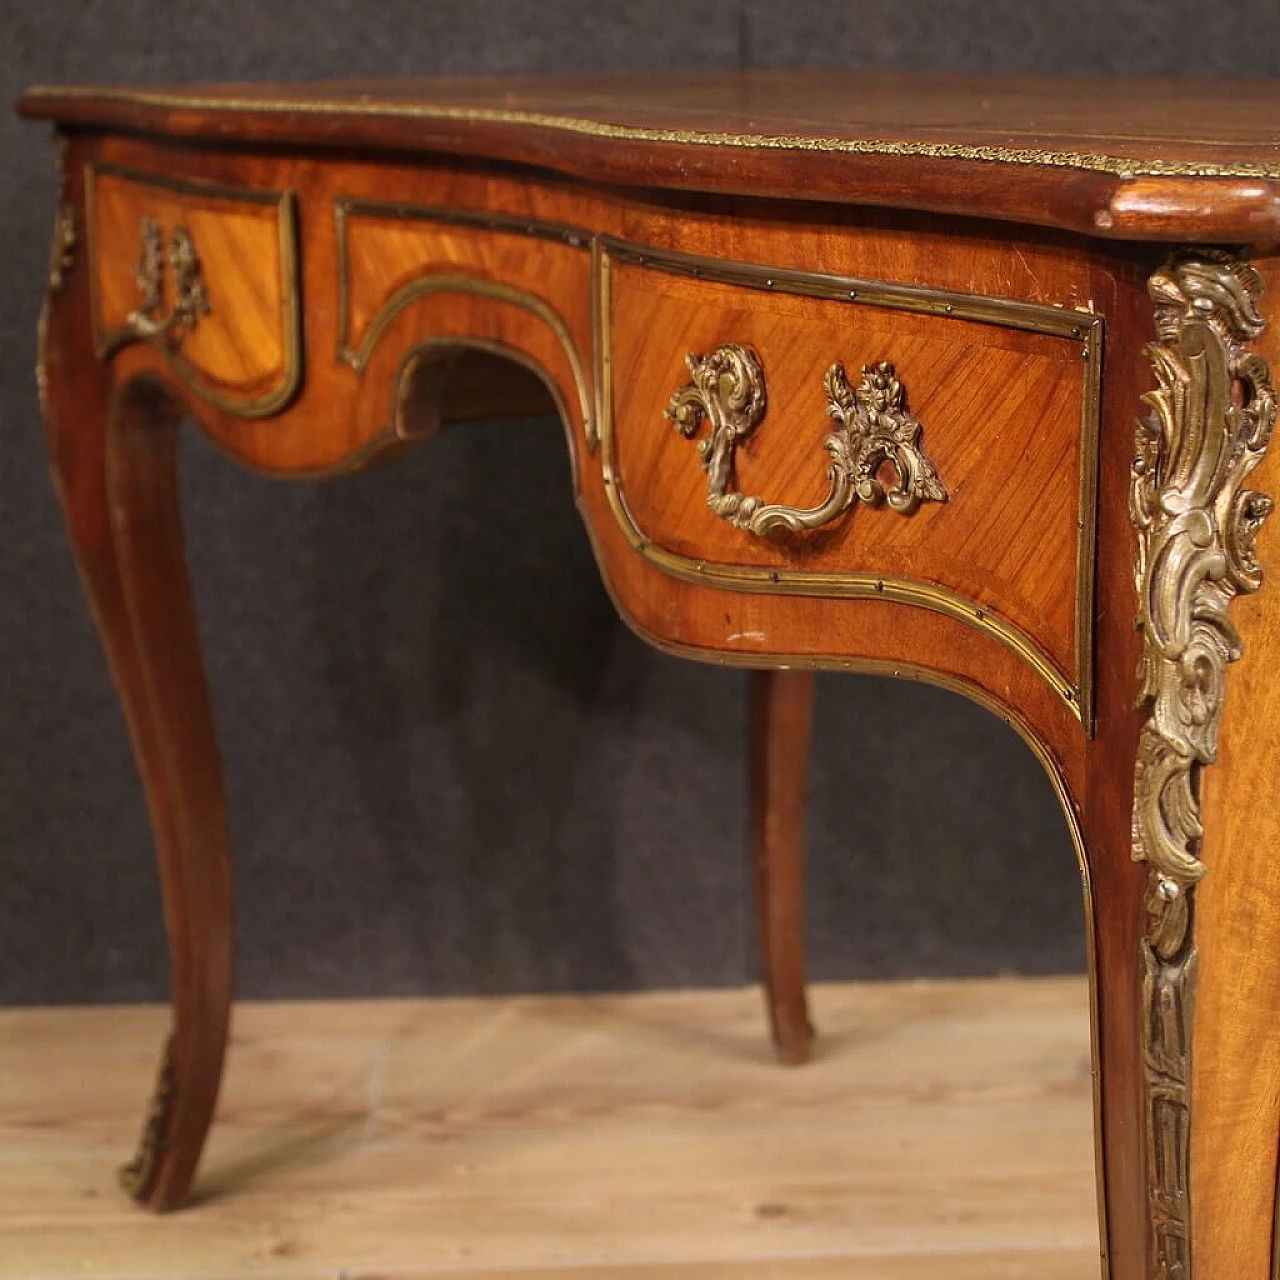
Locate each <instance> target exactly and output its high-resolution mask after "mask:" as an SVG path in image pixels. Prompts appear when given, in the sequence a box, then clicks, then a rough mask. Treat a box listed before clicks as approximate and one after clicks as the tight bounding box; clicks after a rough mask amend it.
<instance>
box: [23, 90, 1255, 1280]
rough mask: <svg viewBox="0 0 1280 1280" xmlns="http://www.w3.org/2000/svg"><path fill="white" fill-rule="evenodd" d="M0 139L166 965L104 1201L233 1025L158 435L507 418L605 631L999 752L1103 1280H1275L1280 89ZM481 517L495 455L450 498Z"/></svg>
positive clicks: (780, 749)
mask: <svg viewBox="0 0 1280 1280" xmlns="http://www.w3.org/2000/svg"><path fill="white" fill-rule="evenodd" d="M22 110H23V111H24V112H25V113H26V114H27V115H29V116H33V117H39V118H44V119H48V120H52V121H54V122H55V123H56V125H57V126H58V137H59V140H60V156H61V183H62V187H61V193H60V196H59V200H58V205H57V216H56V221H55V232H54V248H53V256H52V260H51V267H50V275H49V291H48V301H47V305H46V308H45V311H44V314H43V318H42V324H41V344H40V351H41V354H40V385H41V392H42V395H43V399H44V409H45V415H46V420H47V427H48V434H49V441H50V447H51V451H52V459H53V475H54V480H55V484H56V485H57V488H58V491H59V493H60V495H61V498H62V500H63V503H64V505H65V508H66V514H67V519H68V524H69V528H70V532H71V540H72V543H73V546H74V548H75V552H76V555H77V559H78V562H79V565H80V568H81V571H82V575H83V578H84V582H85V586H86V590H87V593H88V596H89V601H90V605H91V607H92V609H93V611H94V615H95V618H96V619H97V623H98V626H99V629H100V631H101V634H102V638H103V642H104V645H105V647H106V650H107V654H108V658H109V660H110V663H111V667H112V671H113V674H114V678H115V681H116V684H117V687H118V688H119V691H120V695H121V698H122V701H123V703H124V706H125V711H126V713H127V716H128V720H129V724H130V728H131V732H132V737H133V743H134V748H135V751H136V754H137V758H138V763H139V767H140V770H141V773H142V777H143V780H144V783H145V786H146V790H147V795H148V800H149V804H150V809H151V815H152V822H153V826H154V830H155V835H156V841H157V845H158V849H159V854H160V862H161V869H162V874H163V881H164V890H165V908H166V915H167V920H168V925H169V932H170V938H171V944H172V966H173V989H174V1032H173V1038H172V1040H171V1042H170V1045H169V1050H168V1052H167V1054H166V1055H165V1058H164V1063H163V1066H162V1070H161V1074H160V1081H159V1084H158V1087H157V1090H156V1094H155V1100H154V1103H153V1105H152V1108H151V1110H150V1112H149V1114H148V1116H147V1119H146V1124H145V1127H144V1136H143V1141H142V1145H141V1149H140V1152H139V1155H138V1158H137V1160H136V1161H135V1162H134V1164H133V1165H132V1166H131V1167H130V1170H129V1183H130V1185H131V1187H132V1189H133V1191H134V1193H135V1194H136V1195H137V1196H138V1198H139V1199H140V1200H142V1201H143V1202H145V1203H149V1204H152V1205H154V1206H156V1207H167V1206H170V1205H173V1204H176V1203H177V1202H178V1201H179V1200H181V1198H182V1197H183V1195H184V1194H185V1192H186V1189H187V1186H188V1184H189V1182H190V1179H191V1176H192V1173H193V1170H194V1167H195V1164H196V1160H197V1157H198V1155H199V1151H200V1147H201V1144H202V1142H203V1139H204V1135H205V1132H206V1130H207V1128H208V1123H209V1119H210V1116H211V1114H212V1109H213V1103H214V1098H215V1095H216V1091H217V1084H218V1078H219V1074H220V1069H221V1062H222V1056H223V1049H224V1044H225V1039H226V1030H227V1024H228V1007H229V1001H230V990H231V988H230V949H231V942H230V915H229V902H230V895H229V886H228V880H229V861H228V853H227V848H226V837H225V817H224V812H223V801H222V794H221V782H220V778H219V771H218V765H217V758H216V751H215V746H214V738H213V731H212V724H211V717H210V712H209V707H208V698H207V694H206V691H205V685H204V679H203V674H202V670H201V664H200V656H199V651H198V646H197V641H196V632H195V626H194V621H193V617H192V610H191V604H190V600H189V595H188V589H187V583H186V575H185V567H184V563H183V551H182V543H181V535H180V523H179V510H178V501H177V496H176V490H175V486H174V449H175V428H176V426H177V424H178V422H179V420H180V419H181V418H182V417H184V416H188V415H189V416H190V417H192V418H193V419H194V420H195V421H196V422H197V423H198V424H199V425H200V427H201V428H202V429H203V430H204V431H205V432H206V433H207V434H208V435H209V436H210V437H211V438H212V439H213V440H214V441H215V442H216V443H217V444H218V445H219V446H220V447H221V448H223V449H224V450H225V451H226V452H227V453H229V454H230V455H231V456H233V457H235V458H237V459H239V460H241V461H242V462H244V463H245V464H247V465H249V466H252V467H255V468H258V469H261V470H264V471H269V472H275V473H282V474H289V475H294V476H307V475H314V476H321V475H328V474H332V473H337V472H343V471H350V470H354V469H356V468H358V467H361V466H364V465H365V464H367V463H368V462H370V461H371V460H373V459H374V458H375V457H380V456H383V455H386V454H388V453H391V452H394V451H396V450H399V449H403V448H407V447H408V446H409V445H411V444H413V443H415V442H417V441H420V440H423V439H425V438H427V437H429V436H430V435H432V434H433V433H434V432H435V431H436V430H437V428H438V427H439V426H440V425H441V423H442V422H444V421H446V420H448V419H450V418H453V417H465V416H468V415H474V414H478V413H479V414H483V413H489V412H495V411H504V410H510V409H512V408H514V407H517V406H519V407H525V406H528V405H530V404H534V405H536V404H540V403H542V404H545V403H550V404H551V405H552V406H554V408H555V409H556V410H557V411H558V412H559V415H560V417H561V419H562V421H563V423H564V429H565V436H566V440H567V444H568V448H569V452H570V455H571V458H572V461H573V473H574V485H575V490H576V497H577V501H578V504H579V507H580V509H581V512H582V516H583V519H584V521H585V523H586V526H587V529H588V531H589V533H590V536H591V539H592V543H593V545H594V548H595V553H596V556H597V559H598V562H599V564H600V569H601V573H602V575H603V577H604V579H605V581H606V582H607V584H608V586H609V589H610V591H611V592H612V595H613V598H614V600H615V602H616V604H617V606H618V609H619V611H620V612H621V613H622V614H623V616H624V617H625V618H626V619H627V620H628V622H629V623H630V624H631V625H632V626H633V627H634V628H635V629H636V630H637V631H638V632H639V633H640V634H641V635H643V636H644V637H646V638H647V639H649V640H651V641H652V642H653V643H654V644H657V645H659V646H661V647H662V648H664V649H666V650H668V651H670V652H674V653H678V654H684V655H688V656H690V657H697V658H702V659H707V660H711V661H716V662H727V663H738V664H742V665H744V666H751V667H758V668H763V669H771V668H789V669H791V670H792V671H803V670H805V669H810V668H816V667H823V668H836V669H852V670H862V671H875V672H881V673H892V674H895V675H899V676H903V677H907V678H913V679H922V680H928V681H932V682H934V683H938V684H942V685H945V686H947V687H949V688H954V689H958V690H960V691H962V692H964V693H966V694H968V695H969V696H971V697H973V698H975V699H976V700H977V701H979V702H981V703H982V704H983V705H985V706H987V707H989V708H990V709H991V710H992V711H993V712H994V713H995V714H997V715H1000V716H1001V717H1002V718H1004V719H1005V720H1007V721H1008V722H1009V723H1010V724H1012V725H1013V726H1015V727H1016V728H1017V730H1018V731H1019V732H1020V733H1021V734H1022V736H1023V737H1024V738H1025V739H1026V741H1027V742H1028V744H1029V745H1030V746H1031V748H1032V749H1033V750H1034V751H1035V753H1036V755H1037V756H1038V757H1039V759H1040V761H1041V763H1042V764H1043V765H1044V767H1045V769H1046V770H1047V772H1048V774H1049V776H1050V778H1051V779H1052V781H1053V783H1054V785H1055V787H1056V789H1057V792H1058V795H1059V797H1060V799H1061V801H1062V806H1063V811H1064V814H1065V816H1066V820H1067V823H1068V825H1069V826H1070V828H1071V831H1072V834H1073V837H1074V839H1075V843H1076V847H1077V850H1078V853H1079V858H1080V865H1081V870H1082V874H1083V878H1084V886H1085V898H1086V905H1087V928H1088V934H1089V951H1090V964H1091V972H1092V989H1093V993H1094V1015H1095V1016H1094V1056H1095V1065H1096V1068H1097V1070H1096V1073H1095V1076H1096V1081H1097V1085H1096V1097H1097V1107H1096V1128H1097V1135H1098V1155H1099V1206H1100V1211H1101V1213H1102V1225H1103V1239H1104V1241H1105V1242H1106V1247H1105V1251H1104V1255H1105V1256H1104V1268H1105V1267H1109V1269H1110V1275H1111V1276H1112V1277H1113V1280H1144V1278H1146V1280H1156V1278H1168V1280H1172V1278H1174V1277H1181V1278H1182V1280H1188V1278H1189V1277H1191V1276H1192V1275H1193V1274H1194V1275H1195V1276H1198V1277H1200V1280H1205V1278H1206V1277H1207V1278H1208V1280H1262V1278H1263V1277H1265V1276H1270V1275H1273V1274H1274V1272H1273V1261H1272V1236H1273V1219H1274V1216H1275V1203H1276V1173H1277V1148H1278V1145H1280V1019H1277V1017H1276V1014H1277V1011H1280V963H1278V962H1277V961H1278V957H1280V947H1278V943H1280V905H1278V904H1280V897H1278V894H1277V889H1278V888H1280V860H1278V859H1276V858H1275V857H1274V856H1273V849H1274V846H1275V844H1276V840H1277V836H1278V835H1280V820H1278V818H1277V809H1276V806H1275V805H1274V803H1273V798H1274V797H1273V792H1272V785H1273V779H1274V778H1275V776H1276V768H1275V766H1276V762H1277V753H1278V752H1280V730H1278V728H1277V721H1276V710H1277V709H1278V708H1280V698H1278V697H1277V693H1276V690H1277V688H1280V685H1277V682H1276V681H1275V680H1274V679H1273V678H1272V677H1271V674H1270V673H1271V671H1272V670H1274V669H1275V665H1276V661H1277V658H1278V657H1280V626H1277V620H1278V618H1280V612H1278V607H1277V606H1276V605H1273V604H1272V601H1273V600H1274V599H1276V598H1277V597H1275V596H1274V595H1273V594H1272V593H1271V592H1269V591H1268V590H1266V589H1262V590H1260V587H1262V584H1263V577H1264V573H1263V568H1264V565H1265V563H1266V562H1267V560H1268V559H1269V558H1270V557H1271V555H1272V554H1273V553H1272V546H1273V543H1272V542H1269V541H1268V538H1269V537H1271V536H1272V535H1269V534H1267V533H1266V532H1265V531H1263V524H1264V520H1265V518H1266V516H1267V515H1268V513H1269V512H1270V510H1271V505H1272V504H1271V499H1270V498H1269V497H1268V496H1266V495H1267V494H1268V493H1269V492H1271V491H1274V489H1275V488H1276V476H1275V474H1274V471H1275V468H1276V466H1277V463H1276V461H1275V459H1274V458H1273V457H1270V456H1269V455H1268V454H1267V444H1268V439H1269V436H1270V434H1271V429H1272V424H1273V420H1274V415H1275V403H1274V394H1273V390H1272V385H1271V378H1270V373H1269V364H1270V362H1271V361H1272V360H1273V359H1274V358H1275V351H1274V347H1275V342H1276V338H1275V333H1276V330H1275V329H1274V327H1268V325H1267V323H1266V318H1265V310H1264V308H1265V295H1266V292H1267V290H1268V289H1269V290H1270V291H1271V293H1272V295H1274V293H1275V285H1276V277H1277V275H1278V274H1280V259H1278V258H1277V257H1276V256H1275V248H1274V246H1275V245H1276V243H1277V242H1280V146H1278V141H1277V140H1280V89H1276V88H1274V87H1272V86H1268V85H1258V86H1249V85H1232V86H1224V85H1212V84H1204V83H1194V82H1178V83H1174V82H1168V83H1158V82H1144V81H1109V82H1092V83H1091V82H1081V81H1052V80H1050V81H1001V80H992V79H980V80H979V79H974V80H966V79H914V78H913V79H905V78H892V77H875V76H856V77H855V76H846V75H828V74H806V75H803V76H796V75H742V76H699V77H688V78H648V77H647V78H644V79H642V80H629V81H628V80H622V81H618V80H603V79H598V80H592V79H574V80H536V81H534V80H530V81H521V80H455V81H439V82H434V83H417V84H410V83H390V84H373V85H331V86H323V87H309V88H308V87H290V88H284V87H260V88H246V87H222V88H193V89H182V88H175V89H94V88H47V89H36V90H33V91H31V92H30V93H29V94H28V95H27V96H26V97H25V98H24V99H23V103H22ZM520 484H521V477H520V476H519V475H518V474H513V473H512V471H511V469H510V468H509V467H506V466H504V465H503V459H502V458H501V457H495V458H494V460H493V468H492V473H491V477H490V478H489V481H488V483H486V485H485V486H484V489H485V491H484V492H477V493H476V494H475V495H474V498H475V502H476V503H477V504H484V503H501V502H503V501H505V500H507V495H509V494H510V493H512V492H513V491H514V490H518V487H519V486H520ZM423 518H424V519H430V518H431V513H430V511H424V512H423ZM1260 531H1262V532H1261V536H1259V534H1260ZM537 536H538V530H537V529H536V528H530V529H529V530H528V537H530V538H537ZM758 690H759V696H758V709H759V715H758V717H757V723H758V733H757V748H758V757H759V763H758V770H757V777H758V779H760V780H761V781H762V783H763V791H762V793H761V794H760V796H759V797H758V800H757V817H758V819H759V821H758V830H759V831H761V832H763V833H764V834H761V835H760V836H759V841H758V852H760V853H761V866H762V869H763V871H764V875H763V880H764V881H765V882H766V883H764V884H763V886H762V887H763V889H764V895H763V901H764V903H765V906H766V908H768V905H769V901H770V898H769V895H770V892H771V887H770V885H769V884H768V883H767V881H768V879H769V876H768V871H769V868H770V866H771V865H772V864H770V859H769V856H768V855H769V853H770V849H771V848H772V849H773V850H774V852H777V853H778V857H779V859H780V860H779V861H778V862H777V864H776V866H775V870H777V879H778V881H779V882H780V883H781V885H782V887H781V888H778V886H777V885H774V886H773V889H774V890H776V891H777V892H779V893H780V895H781V896H780V898H779V899H778V904H780V905H779V911H780V913H781V917H785V918H786V921H787V925H788V928H790V929H792V932H793V933H794V925H795V916H794V911H793V910H791V908H792V907H794V879H795V876H796V874H797V872H796V866H797V864H796V862H795V860H794V857H791V858H790V860H788V856H784V855H788V851H789V852H790V854H794V846H795V845H796V844H797V842H798V835H797V824H796V812H797V805H796V795H797V781H796V779H797V775H798V776H799V777H801V778H802V775H803V765H802V762H801V763H799V764H797V762H796V760H795V758H794V757H795V756H796V755H797V754H800V755H802V752H799V751H798V748H797V746H796V744H797V743H798V742H799V741H800V740H801V739H802V737H803V732H804V728H805V724H804V722H805V718H806V716H807V698H808V689H807V684H806V681H805V678H804V677H803V676H802V675H801V676H794V677H792V678H791V682H790V683H788V681H787V680H786V679H783V680H781V681H778V682H773V683H771V682H769V679H768V678H767V677H766V678H764V680H763V682H762V683H761V684H760V685H759V686H758ZM871 731H872V732H874V729H872V730H871ZM771 753H772V758H771ZM996 782H997V780H995V779H993V783H996ZM927 805H928V798H927V797H926V796H921V797H920V806H921V810H922V811H927ZM905 816H906V820H907V821H910V822H919V821H920V819H919V817H918V815H917V814H916V813H912V814H909V815H905ZM708 817H709V820H714V815H713V814H709V815H708ZM770 828H772V832H773V834H772V837H770V835H769V829H770ZM857 832H858V822H857V815H856V814H852V813H851V814H850V815H849V838H850V839H851V840H856V839H857ZM771 839H772V846H771V843H770V841H771ZM779 851H781V852H779ZM788 880H790V882H791V887H790V888H789V889H788V888H787V887H786V885H787V882H788ZM789 898H790V899H791V901H790V903H789V902H788V899H789ZM778 904H775V905H778ZM788 912H790V914H788ZM767 914H768V911H767V910H766V915H767ZM785 932H786V931H785V930H783V931H782V933H785ZM782 933H779V932H778V931H776V930H775V931H774V933H773V934H772V935H771V934H770V931H769V930H768V929H766V938H769V937H770V936H772V937H773V938H774V940H775V941H777V942H778V945H779V947H780V948H781V951H782V952H785V953H786V957H787V959H786V961H785V963H784V967H785V966H786V965H791V964H792V962H793V961H794V960H795V958H796V955H797V954H798V951H797V947H798V944H797V942H796V939H795V938H794V937H791V938H790V941H784V940H780V939H781V938H782ZM779 963H783V962H779ZM789 972H790V978H789V979H779V982H780V984H781V986H785V985H786V982H787V981H790V983H791V986H792V988H794V985H795V982H796V981H797V970H795V968H794V965H792V968H791V969H790V970H789ZM775 976H776V975H775ZM783 1004H784V1005H785V1004H786V1000H785V999H784V1000H783ZM787 1007H789V1008H790V1010H791V1015H789V1016H791V1017H792V1021H791V1023H790V1026H789V1029H784V1031H783V1032H782V1035H781V1038H782V1039H783V1041H784V1042H788V1043H791V1044H793V1045H795V1044H800V1045H801V1047H802V1046H803V1042H804V1032H803V1028H801V1027H800V1026H799V1024H798V1022H796V1020H795V1019H796V1017H798V1016H799V1015H798V1014H797V1007H796V1005H795V1003H794V1001H792V1002H791V1004H790V1005H788V1006H787ZM850 1159H856V1153H854V1152H851V1153H850Z"/></svg>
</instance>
